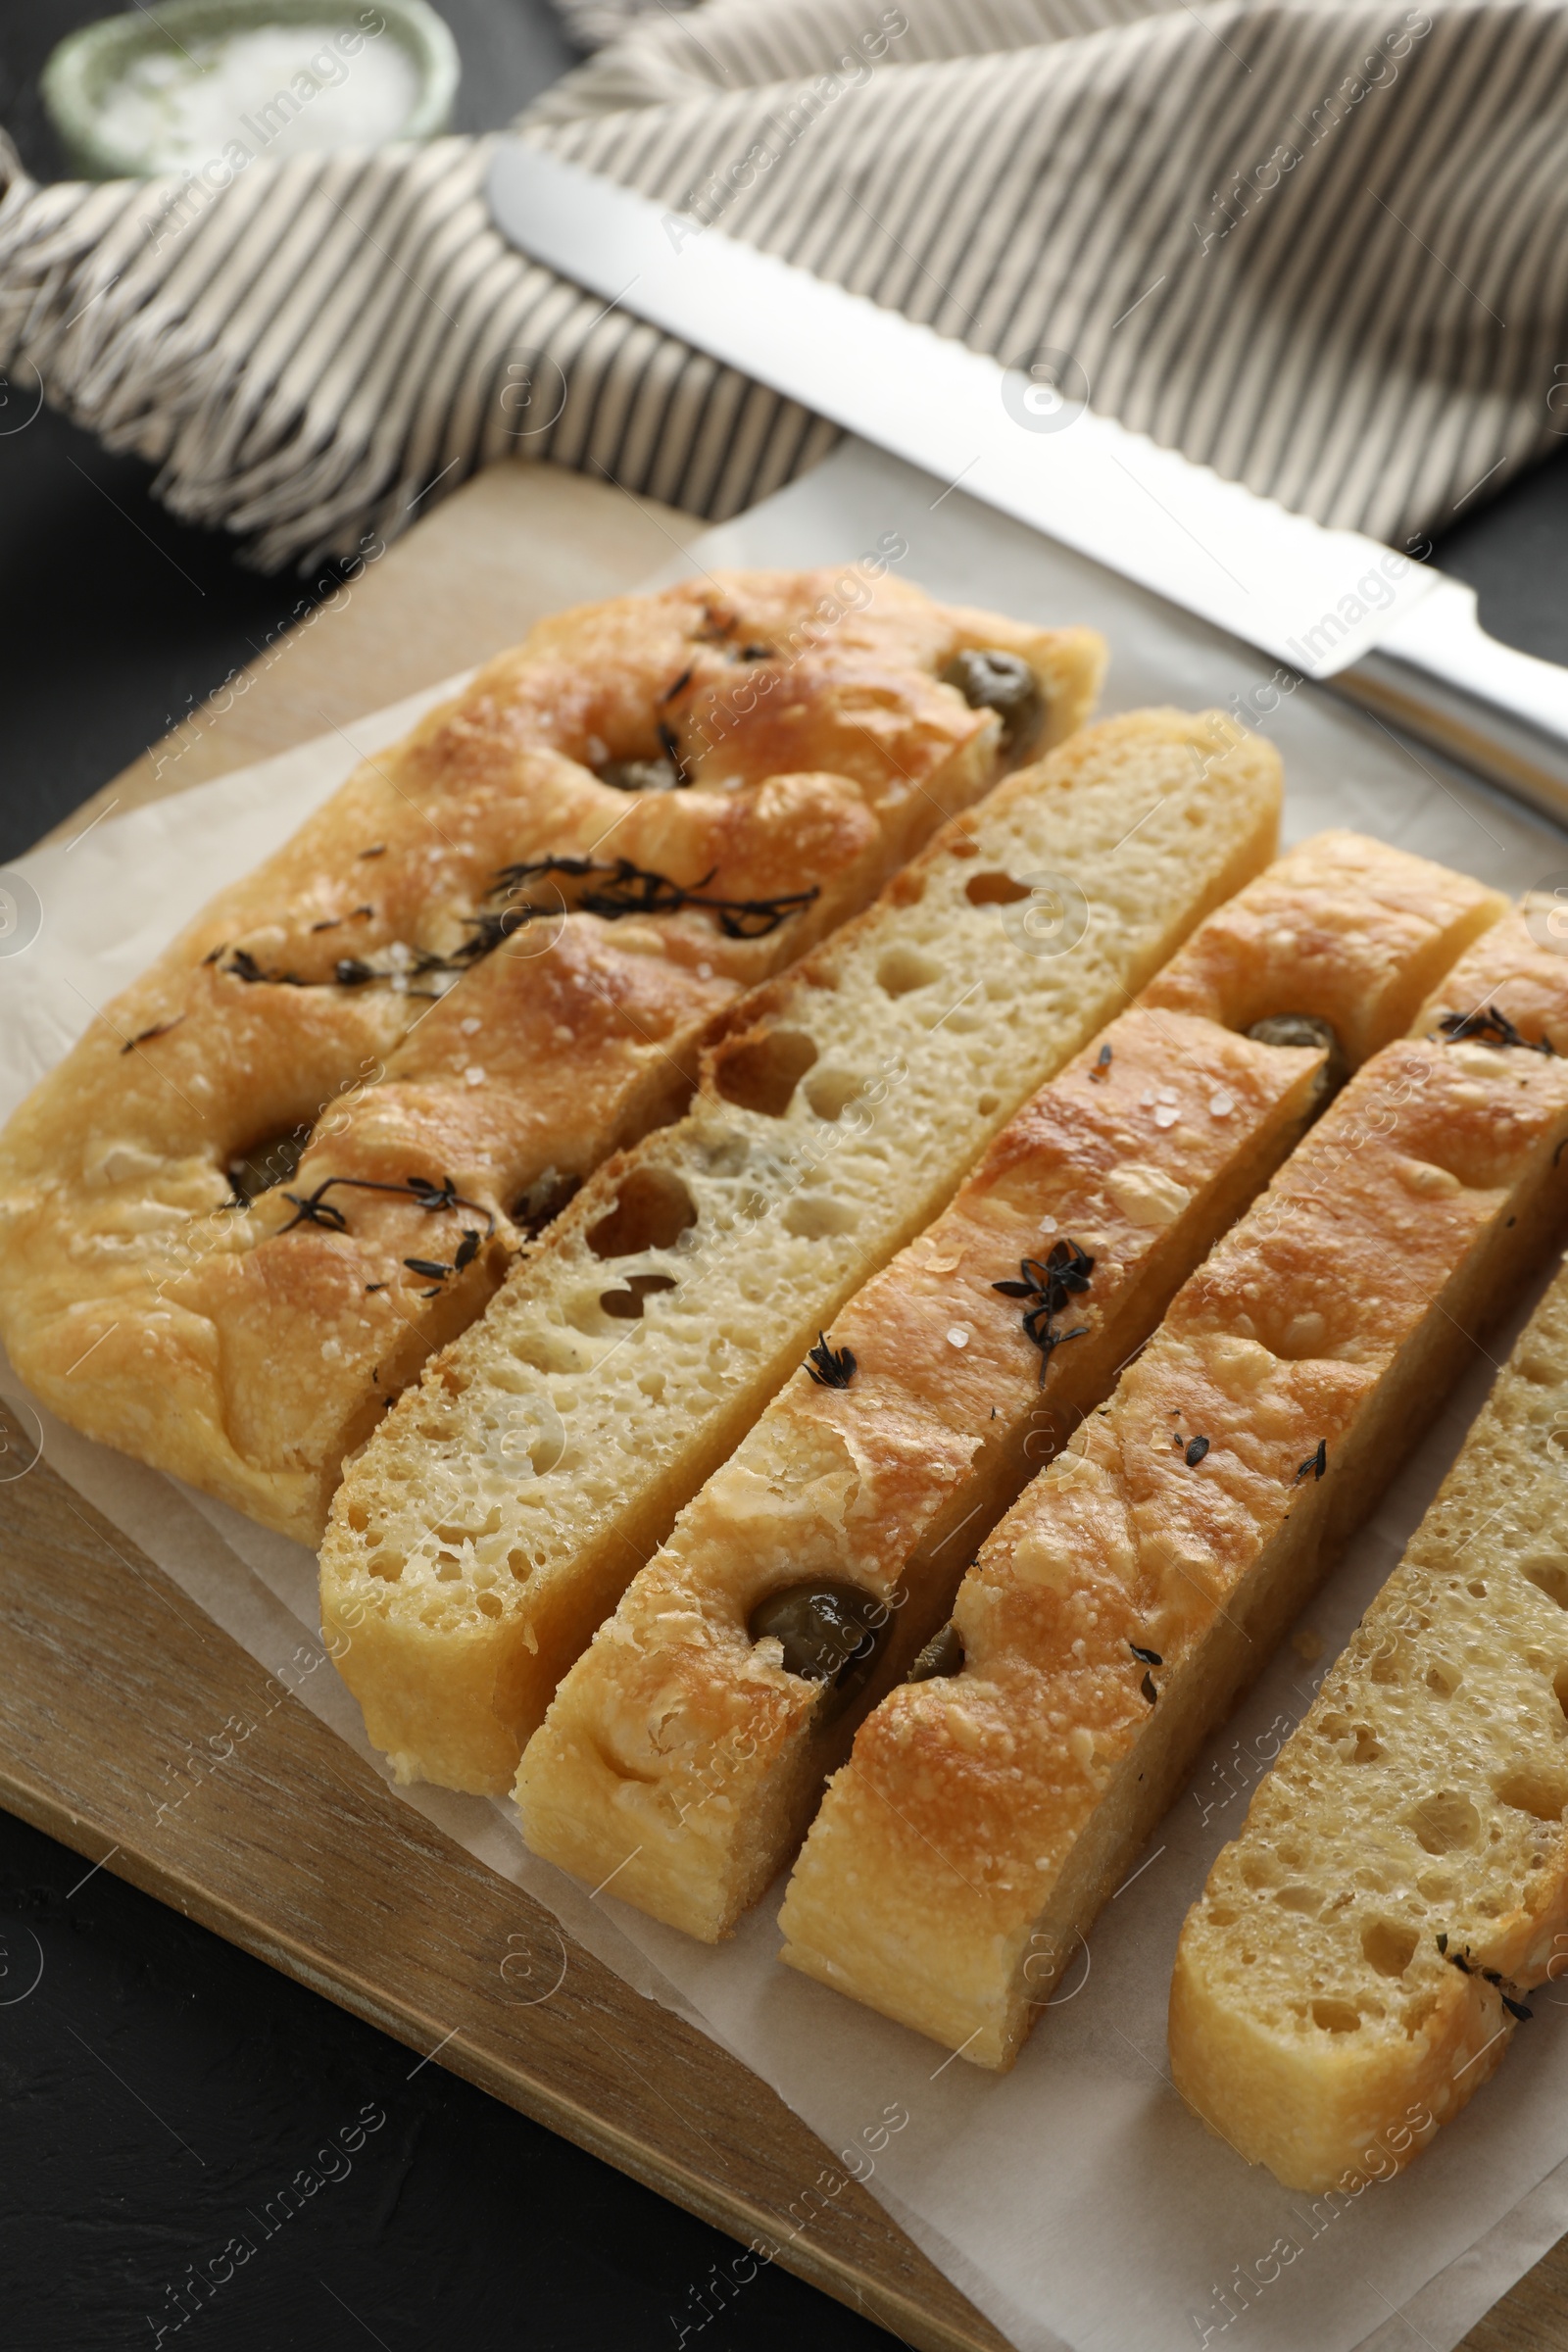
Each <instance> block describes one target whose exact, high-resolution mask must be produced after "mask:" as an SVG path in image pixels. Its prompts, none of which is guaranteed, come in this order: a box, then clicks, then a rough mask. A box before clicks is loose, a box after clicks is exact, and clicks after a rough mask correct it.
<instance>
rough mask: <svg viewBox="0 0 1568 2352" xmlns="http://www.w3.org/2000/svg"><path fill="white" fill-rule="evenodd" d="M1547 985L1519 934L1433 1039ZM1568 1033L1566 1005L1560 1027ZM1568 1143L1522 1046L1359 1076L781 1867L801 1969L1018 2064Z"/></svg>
mask: <svg viewBox="0 0 1568 2352" xmlns="http://www.w3.org/2000/svg"><path fill="white" fill-rule="evenodd" d="M1559 968H1562V967H1559ZM1536 976H1537V956H1536V951H1535V949H1534V945H1533V943H1532V941H1531V940H1530V938H1529V936H1528V933H1527V932H1526V930H1525V928H1524V925H1523V924H1522V922H1521V921H1520V920H1519V918H1518V917H1517V916H1516V915H1511V916H1509V917H1507V918H1505V920H1504V921H1503V922H1502V923H1500V924H1498V925H1497V926H1496V928H1495V930H1492V931H1490V932H1488V933H1487V934H1486V935H1485V936H1484V937H1483V938H1482V939H1481V940H1480V941H1479V942H1478V943H1477V945H1476V946H1475V947H1474V948H1473V949H1472V950H1471V951H1470V952H1469V954H1468V955H1467V956H1465V957H1464V958H1462V959H1461V962H1460V964H1459V965H1458V967H1457V968H1456V971H1455V972H1454V974H1452V975H1451V976H1450V978H1449V980H1448V982H1446V983H1445V984H1444V987H1443V989H1442V992H1441V995H1440V1000H1439V1004H1438V1005H1434V1006H1429V1007H1428V1008H1427V1009H1426V1010H1425V1011H1424V1012H1423V1013H1422V1014H1421V1015H1420V1016H1419V1022H1418V1025H1419V1026H1421V1027H1422V1028H1430V1027H1431V1025H1432V1021H1433V1019H1434V1018H1435V1016H1436V1012H1437V1011H1438V1010H1439V1009H1442V1008H1448V1007H1452V1008H1456V1009H1464V1010H1469V1009H1471V1008H1472V1007H1473V1005H1475V1004H1477V1003H1480V1002H1487V1003H1493V1002H1495V1003H1496V1004H1497V1005H1500V1006H1501V1007H1503V1008H1506V1007H1507V1006H1508V1005H1510V1004H1512V1003H1520V1004H1521V1005H1522V1004H1523V1002H1524V1000H1525V999H1527V998H1528V996H1529V993H1530V988H1531V986H1532V985H1534V979H1535V977H1536ZM1565 977H1568V973H1565ZM1516 981H1518V982H1519V983H1521V985H1520V986H1519V989H1518V993H1517V995H1515V994H1513V993H1512V984H1513V983H1514V982H1516ZM1565 1022H1568V990H1562V991H1560V993H1559V996H1558V1001H1557V1005H1556V1007H1555V1018H1554V1022H1553V1034H1554V1035H1564V1031H1565ZM1538 1034H1539V1032H1538ZM1564 1042H1568V1036H1565V1037H1564ZM1565 1132H1568V1068H1565V1066H1564V1065H1563V1063H1562V1062H1560V1061H1557V1060H1553V1059H1550V1058H1547V1057H1545V1056H1543V1055H1541V1054H1535V1053H1532V1052H1529V1051H1525V1050H1517V1049H1516V1050H1513V1051H1495V1050H1491V1049H1488V1048H1486V1047H1483V1046H1479V1045H1477V1044H1475V1043H1460V1044H1456V1045H1445V1044H1443V1043H1441V1042H1437V1041H1436V1040H1434V1039H1432V1038H1430V1037H1427V1036H1422V1037H1420V1038H1419V1039H1412V1040H1410V1041H1408V1042H1406V1043H1404V1044H1401V1045H1397V1046H1391V1047H1388V1048H1386V1049H1385V1050H1384V1051H1383V1052H1382V1053H1381V1054H1378V1055H1376V1056H1374V1058H1373V1059H1372V1061H1370V1062H1369V1063H1368V1064H1367V1065H1366V1066H1365V1067H1364V1068H1363V1069H1362V1070H1361V1071H1360V1072H1359V1073H1358V1075H1357V1076H1356V1077H1355V1078H1354V1079H1352V1081H1351V1082H1350V1084H1349V1086H1348V1088H1347V1089H1346V1091H1345V1093H1344V1094H1343V1095H1342V1096H1341V1097H1340V1099H1339V1101H1338V1102H1337V1103H1335V1105H1334V1106H1333V1107H1332V1108H1331V1109H1330V1110H1329V1111H1328V1112H1327V1113H1326V1114H1325V1116H1324V1118H1323V1119H1322V1121H1321V1122H1320V1123H1319V1125H1318V1126H1317V1127H1316V1128H1314V1130H1313V1131H1312V1133H1311V1134H1310V1135H1309V1136H1308V1138H1307V1139H1306V1141H1305V1142H1304V1143H1303V1144H1302V1145H1301V1146H1300V1147H1299V1150H1298V1151H1297V1152H1295V1153H1294V1154H1293V1156H1292V1157H1291V1159H1290V1160H1288V1161H1287V1162H1286V1164H1285V1166H1284V1167H1283V1168H1282V1169H1281V1171H1280V1172H1279V1174H1278V1175H1277V1176H1276V1177H1275V1178H1274V1181H1273V1183H1272V1185H1271V1186H1270V1188H1269V1190H1268V1192H1267V1193H1265V1194H1264V1195H1263V1196H1262V1198H1261V1199H1260V1200H1259V1201H1257V1202H1255V1203H1254V1205H1253V1207H1252V1208H1251V1209H1250V1211H1249V1213H1248V1215H1247V1216H1246V1217H1245V1218H1244V1219H1243V1220H1242V1222H1241V1223H1240V1224H1239V1225H1238V1226H1237V1227H1236V1228H1235V1229H1234V1231H1233V1232H1232V1233H1231V1234H1230V1235H1228V1236H1227V1237H1226V1239H1225V1240H1224V1241H1223V1242H1221V1244H1220V1245H1219V1247H1218V1248H1217V1250H1215V1251H1214V1253H1213V1255H1212V1256H1211V1257H1210V1258H1209V1259H1208V1261H1207V1262H1206V1263H1205V1264H1204V1265H1203V1266H1202V1267H1201V1268H1200V1269H1199V1271H1198V1273H1197V1274H1195V1275H1194V1276H1193V1277H1192V1279H1191V1280H1190V1281H1189V1282H1188V1283H1187V1284H1186V1285H1185V1286H1184V1288H1183V1289H1182V1291H1181V1292H1179V1293H1178V1295H1177V1297H1176V1299H1175V1300H1174V1301H1173V1303H1172V1306H1171V1309H1170V1312H1169V1314H1168V1315H1167V1317H1166V1320H1165V1323H1164V1324H1163V1326H1162V1327H1161V1330H1160V1331H1159V1333H1158V1334H1157V1335H1156V1337H1155V1339H1154V1341H1153V1342H1152V1345H1151V1347H1150V1348H1149V1349H1148V1350H1147V1351H1146V1353H1145V1354H1144V1355H1143V1356H1142V1357H1141V1358H1140V1359H1139V1361H1138V1362H1137V1363H1136V1364H1134V1365H1133V1366H1131V1367H1130V1368H1129V1370H1128V1371H1127V1372H1126V1373H1125V1374H1124V1375H1123V1378H1122V1380H1121V1383H1120V1386H1119V1388H1118V1390H1117V1392H1116V1395H1115V1397H1113V1398H1112V1400H1111V1402H1110V1404H1109V1405H1108V1406H1107V1407H1106V1408H1104V1410H1103V1413H1101V1414H1099V1415H1097V1416H1095V1417H1094V1418H1093V1419H1092V1420H1091V1421H1090V1422H1089V1424H1088V1425H1087V1426H1086V1428H1085V1429H1084V1431H1083V1432H1082V1433H1081V1434H1080V1435H1079V1437H1078V1438H1076V1439H1075V1440H1074V1441H1073V1444H1072V1446H1070V1447H1069V1448H1068V1450H1067V1452H1066V1453H1065V1454H1064V1455H1063V1456H1062V1457H1061V1458H1060V1459H1059V1460H1058V1461H1057V1462H1056V1463H1055V1464H1054V1465H1053V1467H1052V1468H1051V1469H1049V1470H1048V1471H1047V1472H1046V1473H1045V1474H1044V1475H1043V1476H1042V1477H1041V1478H1040V1479H1039V1480H1038V1481H1037V1482H1036V1483H1035V1485H1034V1486H1033V1487H1031V1488H1030V1489H1029V1490H1028V1491H1027V1492H1026V1493H1025V1495H1023V1497H1022V1498H1021V1500H1020V1501H1019V1502H1018V1503H1017V1504H1016V1505H1015V1507H1014V1508H1013V1510H1012V1511H1011V1512H1009V1514H1008V1515H1007V1517H1006V1518H1005V1520H1004V1521H1003V1523H1002V1525H1001V1526H1000V1527H999V1528H998V1530H997V1532H996V1534H995V1535H994V1536H993V1538H992V1539H991V1541H990V1543H989V1544H987V1545H986V1546H985V1548H984V1549H983V1551H982V1553H981V1557H980V1560H979V1563H978V1565H977V1566H976V1567H975V1568H974V1569H973V1570H972V1571H971V1572H970V1574H969V1575H968V1576H967V1577H966V1579H965V1581H964V1584H963V1586H962V1587H961V1589H960V1592H959V1594H958V1599H957V1603H956V1609H955V1621H956V1626H957V1628H958V1631H959V1633H960V1635H961V1638H962V1642H963V1651H964V1664H963V1667H962V1671H961V1672H960V1673H959V1674H957V1675H956V1676H954V1677H951V1678H949V1679H947V1680H945V1681H936V1682H931V1683H926V1684H921V1685H918V1686H912V1687H906V1688H904V1689H901V1690H899V1691H895V1692H893V1693H892V1694H891V1696H890V1697H889V1699H888V1700H887V1701H886V1702H885V1703H884V1704H883V1705H882V1706H881V1707H880V1708H879V1709H878V1710H877V1711H876V1713H875V1714H874V1715H873V1716H871V1717H870V1718H869V1720H868V1721H867V1722H866V1724H865V1725H864V1726H863V1727H862V1729H861V1731H860V1734H859V1737H858V1740H857V1742H856V1747H855V1752H854V1755H853V1758H852V1760H851V1762H850V1764H849V1765H848V1766H847V1767H846V1768H845V1770H844V1771H843V1772H842V1773H841V1774H840V1775H838V1777H837V1778H836V1779H835V1781H834V1782H833V1784H832V1785H831V1787H830V1789H829V1791H828V1795H827V1798H826V1800H825V1801H824V1804H823V1807H822V1810H821V1812H820V1813H819V1814H818V1816H817V1819H816V1822H815V1823H814V1825H813V1827H812V1830H811V1833H810V1835H809V1838H808V1840H807V1844H806V1847H805V1849H804V1851H803V1853H802V1857H801V1860H800V1862H799V1863H798V1865H797V1868H796V1872H795V1875H794V1877H793V1879H792V1881H791V1886H790V1889H789V1893H788V1895H787V1897H786V1901H785V1906H784V1911H783V1913H782V1921H783V1925H784V1927H785V1931H786V1934H787V1936H788V1937H789V1939H790V1940H789V1943H788V1945H787V1947H786V1953H785V1957H786V1958H787V1959H789V1960H790V1961H791V1962H792V1963H793V1964H794V1965H796V1966H798V1967H802V1968H804V1969H806V1971H807V1972H808V1973H809V1974H813V1975H817V1976H819V1977H821V1978H823V1979H824V1981H826V1982H827V1983H830V1984H835V1985H839V1986H840V1988H842V1989H845V1990H849V1991H852V1992H854V1993H855V1994H856V1995H857V1997H858V1998H861V1999H864V2000H867V2001H869V2002H870V2003H871V2004H872V2005H874V2006H876V2007H878V2008H881V2009H883V2010H884V2011H886V2013H888V2014H889V2015H892V2016H895V2017H899V2018H902V2019H903V2020H905V2022H907V2023H909V2024H911V2025H914V2026H917V2027H918V2028H919V2029H920V2030H921V2031H923V2032H925V2033H927V2034H932V2035H933V2036H934V2037H936V2038H938V2039H942V2040H944V2041H946V2042H948V2043H949V2045H950V2046H952V2047H957V2046H958V2045H959V2044H960V2043H965V2042H967V2043H968V2045H969V2046H968V2047H967V2049H966V2053H965V2054H966V2056H968V2057H969V2058H970V2059H972V2060H974V2061H975V2062H977V2063H980V2064H983V2065H991V2066H997V2065H1005V2064H1007V2063H1009V2062H1010V2060H1011V2058H1012V2056H1013V2055H1014V2054H1015V2053H1016V2050H1017V2047H1018V2045H1019V2043H1020V2041H1021V2040H1022V2038H1023V2036H1024V2034H1026V2033H1027V2032H1028V2030H1029V2026H1030V2024H1031V2023H1032V2022H1033V2018H1034V2015H1035V2014H1036V2013H1037V2010H1038V2004H1039V2003H1040V2002H1042V2001H1044V2000H1045V1999H1046V1998H1047V1997H1049V1994H1050V1990H1051V1986H1052V1984H1053V1982H1054V1978H1055V1976H1056V1974H1057V1973H1058V1971H1059V1970H1060V1969H1061V1967H1062V1966H1064V1965H1065V1963H1066V1961H1067V1959H1068V1958H1069V1956H1070V1954H1071V1952H1072V1950H1073V1949H1074V1948H1075V1938H1076V1936H1077V1935H1079V1934H1080V1933H1082V1932H1083V1931H1084V1930H1085V1929H1086V1928H1087V1927H1088V1925H1089V1923H1090V1921H1091V1920H1092V1919H1093V1917H1094V1914H1095V1912H1096V1911H1097V1910H1098V1908H1099V1906H1100V1904H1101V1903H1102V1902H1103V1900H1104V1899H1105V1897H1106V1896H1107V1895H1108V1893H1109V1892H1110V1891H1111V1888H1112V1887H1114V1886H1115V1885H1116V1884H1117V1883H1118V1881H1119V1880H1120V1878H1121V1877H1123V1876H1124V1875H1125V1873H1126V1871H1127V1870H1129V1869H1130V1868H1131V1867H1132V1864H1133V1862H1134V1860H1135V1859H1136V1854H1137V1848H1138V1845H1139V1844H1140V1842H1141V1841H1142V1838H1144V1837H1145V1836H1146V1835H1147V1833H1148V1831H1149V1829H1150V1828H1151V1827H1152V1824H1153V1822H1154V1821H1155V1820H1157V1818H1158V1816H1159V1813H1160V1811H1161V1810H1162V1809H1163V1807H1164V1805H1165V1804H1166V1803H1167V1802H1168V1801H1169V1800H1170V1799H1171V1797H1172V1796H1173V1795H1174V1794H1175V1792H1176V1789H1177V1788H1178V1787H1179V1785H1180V1779H1181V1776H1182V1774H1183V1772H1184V1771H1185V1769H1186V1767H1187V1764H1188V1762H1189V1761H1190V1759H1191V1756H1192V1754H1193V1753H1194V1752H1195V1750H1196V1747H1197V1746H1198V1744H1199V1743H1200V1742H1201V1740H1202V1738H1204V1737H1205V1736H1206V1735H1207V1733H1208V1732H1209V1731H1210V1730H1211V1729H1212V1728H1213V1726H1214V1724H1215V1723H1216V1722H1217V1721H1218V1720H1220V1718H1221V1717H1222V1715H1223V1713H1224V1710H1225V1708H1226V1706H1227V1705H1228V1703H1229V1700H1230V1698H1231V1696H1232V1694H1233V1692H1234V1691H1235V1690H1236V1689H1237V1688H1238V1687H1239V1686H1240V1684H1241V1683H1242V1682H1243V1681H1244V1680H1246V1679H1247V1678H1248V1677H1249V1676H1250V1674H1252V1673H1255V1672H1256V1671H1257V1670H1258V1668H1259V1667H1260V1666H1261V1664H1262V1663H1263V1662H1264V1660H1265V1659H1266V1657H1267V1654H1268V1647H1269V1643H1270V1642H1271V1641H1272V1640H1273V1639H1274V1638H1275V1637H1276V1636H1277V1635H1278V1633H1279V1632H1280V1631H1281V1630H1282V1628H1283V1626H1284V1625H1285V1624H1287V1623H1289V1621H1290V1617H1291V1615H1292V1614H1294V1612H1295V1610H1296V1608H1297V1607H1299V1605H1300V1602H1301V1600H1302V1599H1303V1598H1304V1596H1305V1594H1306V1593H1308V1592H1309V1591H1310V1590H1311V1587H1312V1584H1313V1582H1314V1581H1315V1578H1316V1577H1317V1575H1318V1574H1319V1573H1320V1572H1321V1568H1322V1566H1323V1565H1324V1564H1326V1561H1327V1560H1328V1559H1329V1558H1331V1557H1332V1556H1333V1553H1334V1550H1335V1548H1336V1547H1337V1545H1338V1544H1339V1543H1340V1542H1342V1541H1343V1539H1344V1536H1345V1534H1346V1533H1347V1532H1348V1528H1349V1527H1350V1526H1351V1525H1353V1524H1354V1522H1355V1520H1356V1519H1357V1517H1358V1516H1359V1515H1360V1514H1361V1513H1362V1512H1363V1511H1364V1509H1365V1508H1366V1507H1367V1506H1368V1504H1369V1502H1370V1499H1371V1497H1372V1496H1373V1495H1375V1494H1376V1492H1377V1491H1378V1488H1379V1487H1380V1485H1381V1484H1382V1482H1383V1480H1384V1479H1385V1478H1386V1477H1387V1475H1388V1474H1389V1472H1390V1471H1391V1469H1392V1468H1393V1466H1394V1464H1395V1463H1396V1462H1397V1459H1398V1457H1399V1454H1400V1452H1401V1450H1402V1448H1403V1446H1405V1445H1406V1444H1408V1443H1409V1441H1410V1440H1411V1438H1412V1437H1413V1435H1414V1434H1415V1432H1416V1430H1417V1428H1418V1427H1419V1426H1420V1425H1422V1423H1424V1421H1425V1420H1426V1419H1427V1418H1429V1417H1430V1413H1431V1411H1432V1409H1433V1407H1434V1404H1435V1402H1436V1400H1437V1398H1438V1397H1441V1395H1442V1393H1443V1389H1444V1387H1445V1385H1446V1381H1447V1379H1448V1378H1449V1377H1451V1375H1452V1372H1453V1370H1454V1369H1455V1367H1456V1364H1457V1361H1458V1359H1459V1355H1460V1351H1461V1350H1466V1349H1468V1348H1469V1347H1470V1345H1471V1341H1470V1339H1469V1338H1468V1337H1467V1336H1465V1335H1466V1334H1467V1333H1474V1332H1478V1331H1484V1330H1485V1328H1486V1326H1487V1324H1488V1322H1489V1320H1490V1319H1491V1318H1492V1317H1494V1316H1495V1314H1496V1313H1498V1312H1500V1311H1501V1310H1502V1308H1503V1307H1504V1306H1505V1305H1506V1302H1507V1299H1508V1298H1509V1296H1510V1295H1511V1292H1512V1288H1513V1287H1514V1286H1515V1285H1516V1284H1517V1282H1518V1280H1519V1279H1520V1278H1521V1275H1522V1272H1523V1270H1524V1269H1525V1268H1527V1267H1528V1265H1529V1264H1530V1263H1531V1262H1532V1258H1533V1256H1534V1255H1536V1254H1537V1253H1539V1251H1540V1250H1541V1248H1542V1246H1543V1238H1544V1235H1545V1234H1547V1233H1549V1231H1550V1230H1551V1229H1552V1227H1553V1225H1554V1223H1555V1222H1556V1220H1557V1216H1558V1212H1559V1201H1560V1186H1559V1184H1558V1183H1557V1182H1555V1181H1554V1179H1553V1174H1552V1164H1551V1163H1552V1152H1553V1151H1554V1150H1555V1149H1556V1147H1557V1145H1558V1144H1559V1143H1560V1141H1561V1138H1562V1136H1563V1135H1564V1133H1565ZM1198 1440H1206V1447H1204V1446H1195V1441H1198ZM1320 1446H1321V1447H1322V1449H1323V1452H1322V1455H1321V1457H1320V1455H1319V1447H1320ZM1319 1458H1322V1460H1323V1461H1324V1464H1325V1471H1324V1475H1323V1476H1322V1478H1321V1479H1320V1478H1319V1477H1318V1475H1317V1463H1318V1460H1319ZM1141 1651H1142V1652H1147V1653H1149V1654H1148V1657H1147V1658H1146V1657H1144V1656H1141V1655H1140V1654H1139V1653H1140V1652H1141ZM1150 1659H1152V1660H1153V1661H1155V1662H1154V1663H1152V1664H1151V1663H1150V1662H1149V1660H1150ZM1151 1693H1152V1695H1151ZM895 1806H896V1807H897V1817H896V1818H895V1817H894V1815H893V1812H892V1808H893V1807H895Z"/></svg>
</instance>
